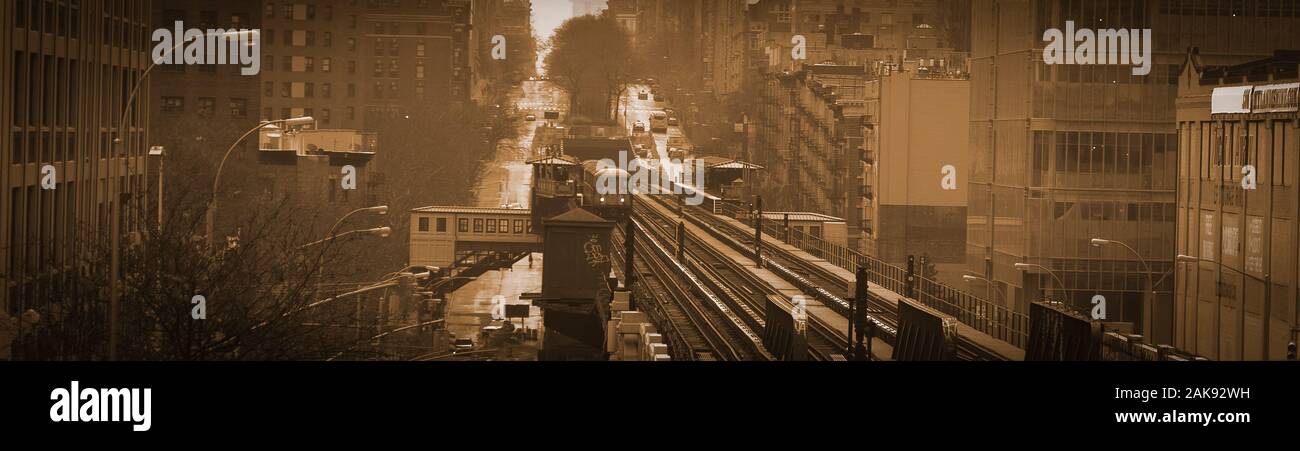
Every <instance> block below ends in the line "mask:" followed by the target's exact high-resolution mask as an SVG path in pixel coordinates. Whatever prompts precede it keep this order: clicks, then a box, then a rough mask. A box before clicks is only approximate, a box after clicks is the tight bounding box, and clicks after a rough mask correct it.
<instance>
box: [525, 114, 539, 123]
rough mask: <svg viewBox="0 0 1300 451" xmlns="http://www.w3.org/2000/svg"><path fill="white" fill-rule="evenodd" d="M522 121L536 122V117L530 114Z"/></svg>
mask: <svg viewBox="0 0 1300 451" xmlns="http://www.w3.org/2000/svg"><path fill="white" fill-rule="evenodd" d="M524 120H525V121H528V122H532V121H535V120H537V116H536V115H532V114H530V115H527V116H524Z"/></svg>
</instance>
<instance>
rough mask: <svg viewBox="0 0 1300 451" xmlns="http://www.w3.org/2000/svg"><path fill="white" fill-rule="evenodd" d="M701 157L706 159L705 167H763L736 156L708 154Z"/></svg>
mask: <svg viewBox="0 0 1300 451" xmlns="http://www.w3.org/2000/svg"><path fill="white" fill-rule="evenodd" d="M699 159H701V160H704V168H705V169H763V167H762V166H759V165H756V164H754V163H747V162H744V161H740V160H737V159H735V158H725V157H716V156H712V155H706V156H703V157H699Z"/></svg>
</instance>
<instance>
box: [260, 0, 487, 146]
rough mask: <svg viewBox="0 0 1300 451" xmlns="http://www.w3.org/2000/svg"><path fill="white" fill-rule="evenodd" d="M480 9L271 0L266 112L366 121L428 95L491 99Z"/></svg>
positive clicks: (357, 125) (330, 123)
mask: <svg viewBox="0 0 1300 451" xmlns="http://www.w3.org/2000/svg"><path fill="white" fill-rule="evenodd" d="M491 14H493V12H481V14H480V16H482V17H483V18H484V20H487V19H486V18H488V17H491ZM472 17H473V14H472V11H471V5H470V3H469V2H467V1H456V0H442V1H409V0H407V1H401V0H369V1H356V0H351V1H346V2H319V1H284V2H275V1H264V2H262V23H263V32H262V35H263V36H262V45H263V50H262V58H263V64H262V77H261V78H262V80H261V94H262V99H261V103H262V106H261V108H262V111H261V117H262V118H263V119H280V118H286V117H295V116H311V117H313V118H316V119H317V123H318V125H319V126H320V127H321V128H345V129H368V128H373V127H372V125H373V123H375V121H383V120H386V119H389V118H392V117H395V116H398V115H401V114H403V113H404V112H405V111H408V110H409V109H411V108H414V107H416V106H417V105H419V104H422V103H425V102H450V101H464V102H470V101H473V102H481V101H484V100H485V98H486V96H487V93H488V87H487V85H486V84H485V83H486V82H482V81H480V80H479V79H478V78H476V77H478V75H476V74H478V65H479V64H480V63H481V60H480V58H481V55H480V53H481V52H480V48H479V37H478V35H475V34H472V33H471V30H472V29H473V27H472V26H471V23H470V22H471V18H472ZM485 28H490V27H485ZM486 31H488V30H485V32H486ZM489 38H490V36H489Z"/></svg>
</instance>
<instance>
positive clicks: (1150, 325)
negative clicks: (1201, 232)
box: [1089, 238, 1172, 339]
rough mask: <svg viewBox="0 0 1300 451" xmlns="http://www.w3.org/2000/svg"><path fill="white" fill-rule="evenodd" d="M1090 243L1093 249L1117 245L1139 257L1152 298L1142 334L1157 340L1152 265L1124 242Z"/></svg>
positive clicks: (1145, 314)
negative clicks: (1145, 271)
mask: <svg viewBox="0 0 1300 451" xmlns="http://www.w3.org/2000/svg"><path fill="white" fill-rule="evenodd" d="M1089 243H1091V244H1092V246H1093V247H1102V246H1105V245H1108V244H1115V245H1119V246H1122V247H1124V248H1125V249H1128V251H1129V252H1131V253H1132V254H1133V256H1135V257H1137V258H1138V261H1139V262H1141V263H1142V267H1144V268H1146V270H1147V287H1150V290H1151V297H1150V301H1149V302H1147V308H1145V309H1143V310H1144V311H1145V312H1144V314H1143V316H1145V317H1146V318H1144V320H1143V322H1144V323H1146V324H1144V325H1143V330H1142V332H1143V333H1144V334H1146V335H1148V336H1150V337H1151V338H1152V339H1154V338H1155V331H1154V329H1155V324H1156V321H1155V311H1156V283H1155V279H1154V278H1153V276H1152V274H1151V265H1150V264H1147V260H1146V259H1145V258H1142V254H1140V253H1138V251H1137V249H1133V247H1132V246H1129V245H1127V244H1124V243H1123V242H1122V241H1115V240H1107V239H1102V238H1093V239H1092V240H1091V241H1089ZM1171 326H1172V324H1171Z"/></svg>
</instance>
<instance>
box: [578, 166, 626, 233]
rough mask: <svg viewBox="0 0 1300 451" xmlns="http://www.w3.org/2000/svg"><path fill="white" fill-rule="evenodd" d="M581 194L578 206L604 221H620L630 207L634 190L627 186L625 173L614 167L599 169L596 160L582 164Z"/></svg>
mask: <svg viewBox="0 0 1300 451" xmlns="http://www.w3.org/2000/svg"><path fill="white" fill-rule="evenodd" d="M582 167H583V178H582V194H581V198H580V199H579V201H578V205H581V206H582V207H585V208H587V209H588V210H590V211H592V212H593V213H596V214H597V215H600V216H601V217H603V218H605V219H620V218H622V217H624V216H626V215H627V213H628V212H629V211H630V209H631V208H630V207H631V206H632V193H633V192H634V190H633V189H632V188H631V186H630V185H628V181H629V178H630V177H629V175H628V173H627V171H625V170H623V169H619V168H616V167H601V165H600V164H599V162H598V161H597V160H587V161H584V162H583V163H582Z"/></svg>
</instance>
